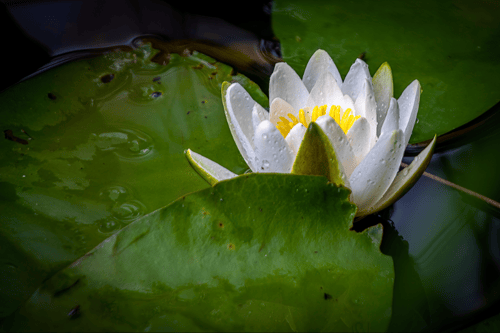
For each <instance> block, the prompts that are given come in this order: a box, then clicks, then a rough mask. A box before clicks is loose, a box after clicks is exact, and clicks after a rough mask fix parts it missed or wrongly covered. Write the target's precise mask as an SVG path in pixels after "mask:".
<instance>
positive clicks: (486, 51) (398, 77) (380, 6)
mask: <svg viewBox="0 0 500 333" xmlns="http://www.w3.org/2000/svg"><path fill="white" fill-rule="evenodd" d="M272 15H273V21H272V22H273V30H274V32H275V33H276V36H277V37H278V38H279V39H280V42H281V46H282V53H283V60H284V61H286V62H287V63H288V64H289V65H291V66H292V67H293V68H294V69H295V70H296V71H297V73H298V74H299V75H300V76H302V74H303V73H304V70H305V66H306V64H307V61H308V60H309V58H310V57H311V55H312V54H313V53H314V52H315V51H316V50H317V49H319V48H321V49H324V50H325V51H327V52H328V53H329V54H330V56H331V57H332V59H333V60H334V61H335V64H336V65H337V68H338V69H339V71H340V73H341V75H342V76H343V77H345V75H346V74H347V72H348V70H349V68H350V66H351V65H352V64H353V63H354V60H355V59H356V58H357V57H359V56H364V60H365V61H366V62H367V63H368V65H369V66H370V67H369V69H370V73H371V75H372V76H373V75H374V73H375V72H376V70H377V69H378V68H379V67H380V66H381V65H382V64H383V63H384V62H388V63H389V65H390V66H391V68H392V74H393V78H394V96H395V97H396V98H399V96H400V95H401V93H402V92H403V90H404V88H405V87H406V86H408V84H410V83H411V82H412V81H413V80H415V79H417V80H419V81H420V84H421V86H422V89H423V92H422V95H421V99H420V109H419V112H418V118H417V119H418V120H417V123H416V124H415V128H414V131H413V134H412V137H411V139H410V143H416V142H421V141H425V140H429V139H431V138H432V137H433V136H434V134H438V135H441V134H443V133H446V132H448V131H451V130H453V129H455V128H457V127H459V126H461V125H463V124H465V123H467V122H469V121H471V120H473V119H474V118H476V117H478V116H479V115H481V114H482V113H483V112H485V111H487V110H488V109H490V108H491V107H492V106H493V105H495V104H496V103H497V102H498V101H499V100H500V82H499V81H498V80H497V77H498V76H500V62H499V61H498V54H499V53H500V44H499V43H498V42H497V41H498V39H499V37H500V24H499V20H498V17H500V7H499V6H498V5H497V3H496V2H471V1H462V0H460V1H457V0H446V1H432V0H422V1H418V2H412V3H408V2H403V1H400V2H394V1H389V0H383V1H369V0H363V1H354V2H346V1H341V2H335V1H325V0H323V1H314V2H311V1H307V0H292V1H279V0H278V1H276V2H275V3H274V7H273V14H272Z"/></svg>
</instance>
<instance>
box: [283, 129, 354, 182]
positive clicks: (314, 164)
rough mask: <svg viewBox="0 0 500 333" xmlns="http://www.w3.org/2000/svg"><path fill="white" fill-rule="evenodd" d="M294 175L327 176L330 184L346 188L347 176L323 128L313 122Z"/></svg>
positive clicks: (299, 154) (294, 164) (293, 169)
mask: <svg viewBox="0 0 500 333" xmlns="http://www.w3.org/2000/svg"><path fill="white" fill-rule="evenodd" d="M291 173H292V174H296V175H313V176H325V177H326V178H327V179H328V181H329V182H331V183H334V184H336V185H343V186H345V174H344V172H343V168H342V165H341V164H340V163H339V160H338V159H337V155H336V154H335V150H334V149H333V146H332V144H331V143H330V140H329V139H328V137H327V136H326V134H325V133H324V132H323V130H322V129H321V127H319V125H318V124H316V123H315V122H311V123H310V124H309V126H308V127H307V131H306V133H305V135H304V139H303V140H302V143H301V144H300V148H299V151H298V152H297V157H296V158H295V161H294V163H293V166H292V171H291Z"/></svg>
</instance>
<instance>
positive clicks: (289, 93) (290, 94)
mask: <svg viewBox="0 0 500 333" xmlns="http://www.w3.org/2000/svg"><path fill="white" fill-rule="evenodd" d="M307 96H309V91H307V89H306V87H305V86H304V83H302V80H301V79H300V77H299V76H298V75H297V73H295V71H294V70H293V69H292V67H290V66H289V65H288V64H287V63H284V62H280V63H277V64H276V66H275V67H274V72H273V74H272V75H271V80H270V82H269V100H270V101H274V99H275V98H277V97H280V98H282V99H284V100H285V101H287V102H288V104H290V105H291V106H292V107H293V108H294V109H296V110H299V109H300V108H303V107H304V105H305V103H306V102H307Z"/></svg>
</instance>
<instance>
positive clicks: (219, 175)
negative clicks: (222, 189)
mask: <svg viewBox="0 0 500 333" xmlns="http://www.w3.org/2000/svg"><path fill="white" fill-rule="evenodd" d="M185 154H186V157H187V159H188V161H189V163H190V164H191V165H192V166H193V168H194V169H195V170H196V172H198V173H199V174H200V175H201V176H202V177H203V179H205V180H206V181H207V182H208V183H210V185H215V184H216V183H218V182H220V181H222V180H225V179H231V178H234V177H236V176H238V175H237V174H235V173H233V172H231V171H229V170H228V169H226V168H224V167H223V166H221V165H219V164H217V163H215V162H214V161H212V160H210V159H208V158H206V157H204V156H202V155H200V154H198V153H195V152H194V151H192V150H191V149H187V150H186V151H185Z"/></svg>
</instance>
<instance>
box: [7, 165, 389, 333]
mask: <svg viewBox="0 0 500 333" xmlns="http://www.w3.org/2000/svg"><path fill="white" fill-rule="evenodd" d="M348 197H349V191H348V190H347V189H345V188H343V187H337V186H336V185H334V184H331V183H328V181H327V179H326V178H324V177H318V176H297V175H290V174H251V175H242V176H239V177H237V178H234V179H231V180H228V181H222V182H219V183H218V184H216V185H215V186H214V187H213V188H208V189H205V190H202V191H199V192H196V193H193V194H191V195H188V196H185V197H182V198H180V199H179V200H177V201H175V202H174V203H172V204H171V205H169V206H167V207H165V208H163V209H160V210H157V211H155V212H153V213H151V214H149V215H147V216H145V217H143V218H142V219H140V220H137V221H135V222H134V223H132V224H130V225H129V226H128V227H127V228H124V229H122V230H121V231H120V232H118V233H116V234H114V235H113V236H111V237H110V238H108V239H107V240H106V241H104V242H103V243H101V244H100V245H99V246H97V247H96V248H95V249H94V250H92V251H91V252H89V253H87V254H86V255H85V256H83V257H82V258H80V259H79V260H78V261H76V262H74V263H73V264H72V265H71V266H69V267H68V268H66V269H64V270H62V271H60V272H58V273H57V274H56V275H54V276H53V277H52V278H50V279H49V280H47V281H46V282H45V283H44V284H43V285H42V287H41V288H40V289H38V291H37V292H36V293H35V294H33V296H32V297H31V298H30V300H29V301H28V302H27V303H26V304H25V305H24V306H23V307H22V308H21V309H20V310H19V311H17V312H16V313H15V314H14V315H13V316H12V317H11V318H8V319H7V320H6V321H5V322H4V329H7V330H12V331H20V330H36V331H39V330H49V331H52V330H63V331H95V330H104V331H200V330H213V331H363V332H365V331H384V330H385V329H386V328H387V326H388V323H389V320H390V318H391V313H392V310H391V306H392V287H393V282H394V271H393V264H392V258H391V257H389V256H385V255H383V254H382V253H381V252H380V250H379V246H380V241H381V235H382V228H381V227H380V226H377V227H373V228H370V229H368V230H366V231H364V232H362V233H357V232H355V231H351V230H349V228H350V227H351V226H352V221H353V218H354V215H355V212H356V207H355V205H353V204H351V203H350V202H349V200H348Z"/></svg>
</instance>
